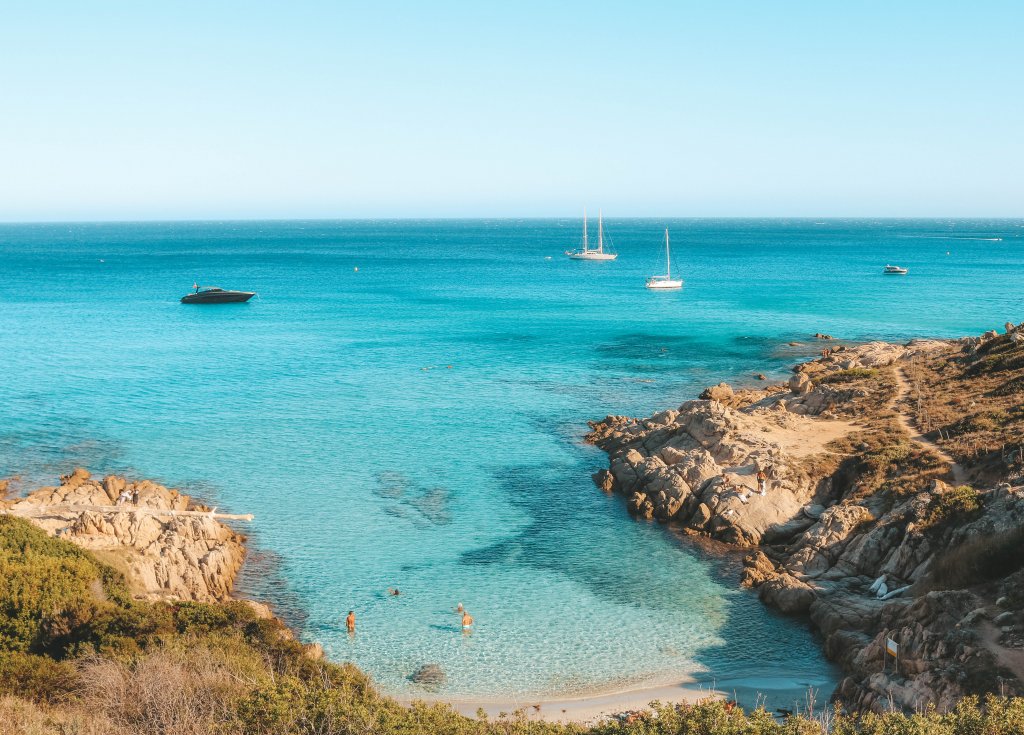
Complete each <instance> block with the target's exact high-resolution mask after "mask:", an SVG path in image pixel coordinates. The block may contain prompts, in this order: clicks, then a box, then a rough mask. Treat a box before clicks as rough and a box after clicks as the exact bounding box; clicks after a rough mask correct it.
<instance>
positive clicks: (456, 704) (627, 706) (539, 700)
mask: <svg viewBox="0 0 1024 735" xmlns="http://www.w3.org/2000/svg"><path fill="white" fill-rule="evenodd" d="M386 693H387V695H388V696H389V697H391V698H392V699H394V700H395V701H396V702H398V703H399V704H402V705H404V706H409V705H411V704H412V703H413V702H417V701H420V702H428V703H431V704H447V705H450V706H451V707H452V709H454V710H455V711H456V712H458V713H460V714H462V715H465V716H467V717H474V718H475V717H476V715H477V712H478V711H479V710H483V711H484V713H485V714H486V715H487V717H488V718H489V719H496V718H498V717H499V716H500V715H501V714H503V713H504V714H506V715H508V716H512V715H514V714H515V713H517V712H522V714H523V715H524V716H525V717H526V718H527V719H530V720H542V721H545V722H560V723H569V722H577V723H584V724H587V723H592V722H595V721H597V720H603V719H606V718H608V717H615V716H616V715H620V714H623V713H625V712H630V711H635V710H642V709H646V708H647V706H648V705H649V704H650V703H651V702H653V701H655V700H657V701H660V702H664V703H666V704H676V703H678V704H684V703H686V704H693V703H695V702H699V701H701V700H704V699H717V698H721V697H724V696H725V695H724V693H723V692H721V691H718V690H715V689H711V688H704V687H702V686H701V682H700V681H699V680H697V679H694V678H685V679H683V680H682V681H680V682H678V683H677V684H653V683H651V684H646V685H644V684H641V685H640V686H635V687H629V688H626V689H623V690H621V691H612V692H604V693H596V694H583V695H579V696H574V697H554V698H551V699H546V698H544V697H534V698H524V699H522V700H519V699H515V698H494V699H490V698H475V697H466V698H461V697H445V696H441V695H426V696H422V697H411V696H408V695H396V694H394V693H391V692H386Z"/></svg>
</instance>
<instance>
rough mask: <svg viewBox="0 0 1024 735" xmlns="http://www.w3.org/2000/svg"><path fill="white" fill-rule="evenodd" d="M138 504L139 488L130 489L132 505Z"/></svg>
mask: <svg viewBox="0 0 1024 735" xmlns="http://www.w3.org/2000/svg"><path fill="white" fill-rule="evenodd" d="M138 504H139V489H138V488H135V489H133V490H132V505H138Z"/></svg>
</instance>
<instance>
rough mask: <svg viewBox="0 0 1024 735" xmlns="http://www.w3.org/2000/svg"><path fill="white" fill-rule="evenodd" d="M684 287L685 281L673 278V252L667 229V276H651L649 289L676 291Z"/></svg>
mask: <svg viewBox="0 0 1024 735" xmlns="http://www.w3.org/2000/svg"><path fill="white" fill-rule="evenodd" d="M682 287H683V279H681V278H679V279H674V278H672V250H671V248H670V247H669V244H668V228H667V227H666V228H665V275H663V276H651V277H650V278H648V279H647V288H650V289H653V290H657V291H675V290H678V289H680V288H682Z"/></svg>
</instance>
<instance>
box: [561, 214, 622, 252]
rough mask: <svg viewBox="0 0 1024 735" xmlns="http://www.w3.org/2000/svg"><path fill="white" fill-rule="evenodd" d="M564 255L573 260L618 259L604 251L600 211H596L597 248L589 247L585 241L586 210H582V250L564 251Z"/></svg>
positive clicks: (588, 243) (602, 224)
mask: <svg viewBox="0 0 1024 735" xmlns="http://www.w3.org/2000/svg"><path fill="white" fill-rule="evenodd" d="M565 254H566V255H568V256H569V257H570V258H572V259H573V260H615V259H616V258H617V257H619V256H618V255H617V254H616V253H606V252H605V251H604V223H603V222H602V220H601V210H600V209H599V210H597V247H596V248H592V247H590V242H589V241H588V240H587V210H586V209H584V210H583V249H582V250H566V251H565Z"/></svg>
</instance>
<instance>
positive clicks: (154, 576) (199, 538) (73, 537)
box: [10, 469, 245, 601]
mask: <svg viewBox="0 0 1024 735" xmlns="http://www.w3.org/2000/svg"><path fill="white" fill-rule="evenodd" d="M61 480H62V481H61V485H60V486H59V487H55V488H42V489H40V490H37V491H35V492H33V493H30V494H29V495H28V496H26V497H24V498H22V499H20V500H17V501H16V502H14V503H13V504H11V506H10V511H11V512H13V513H14V514H16V515H19V514H20V515H24V516H25V517H26V518H28V519H29V520H31V521H32V522H34V523H35V524H36V525H38V526H40V527H41V528H43V529H44V530H45V531H47V532H48V533H50V534H51V535H57V536H60V537H61V538H63V539H66V540H68V541H72V542H74V543H76V544H78V545H79V546H82V547H83V548H86V549H89V550H90V551H98V552H105V553H107V554H112V555H113V557H114V559H115V560H116V561H114V563H115V564H118V563H120V565H123V567H122V569H123V571H125V572H126V574H127V576H128V581H129V583H131V585H132V587H133V588H134V589H135V591H136V593H137V594H138V595H139V596H141V597H145V598H148V599H172V600H198V601H217V600H225V599H227V598H228V597H230V594H231V588H232V585H233V583H234V580H235V577H236V575H237V574H238V571H239V569H241V566H242V562H243V560H244V558H245V547H244V546H243V538H242V537H241V536H240V535H238V534H237V533H235V532H234V531H233V530H231V528H229V527H228V526H226V525H224V524H223V523H220V522H218V521H217V520H216V519H215V518H213V517H212V516H174V515H170V514H161V513H160V511H182V510H189V509H192V508H193V506H192V503H191V500H190V498H189V497H188V496H186V495H182V494H180V493H179V492H178V491H177V490H170V489H168V488H166V487H164V486H162V485H158V484H157V483H154V482H150V481H148V480H143V481H140V482H133V481H129V480H127V479H125V478H123V477H117V476H109V477H105V478H104V479H103V480H102V482H100V481H97V480H93V479H92V478H91V476H90V475H89V473H88V472H87V471H86V470H83V469H77V470H75V471H74V472H72V473H71V474H70V475H67V476H65V477H63V478H61ZM122 493H127V495H128V496H129V499H128V500H127V501H125V502H123V503H122V504H121V505H117V504H116V503H117V499H118V498H119V497H120V496H121V494H122ZM134 493H138V505H135V504H134V503H133V502H132V501H131V499H130V498H131V497H132V496H133V494H134ZM43 510H46V513H45V514H43V513H41V511H43ZM108 558H109V557H108Z"/></svg>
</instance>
